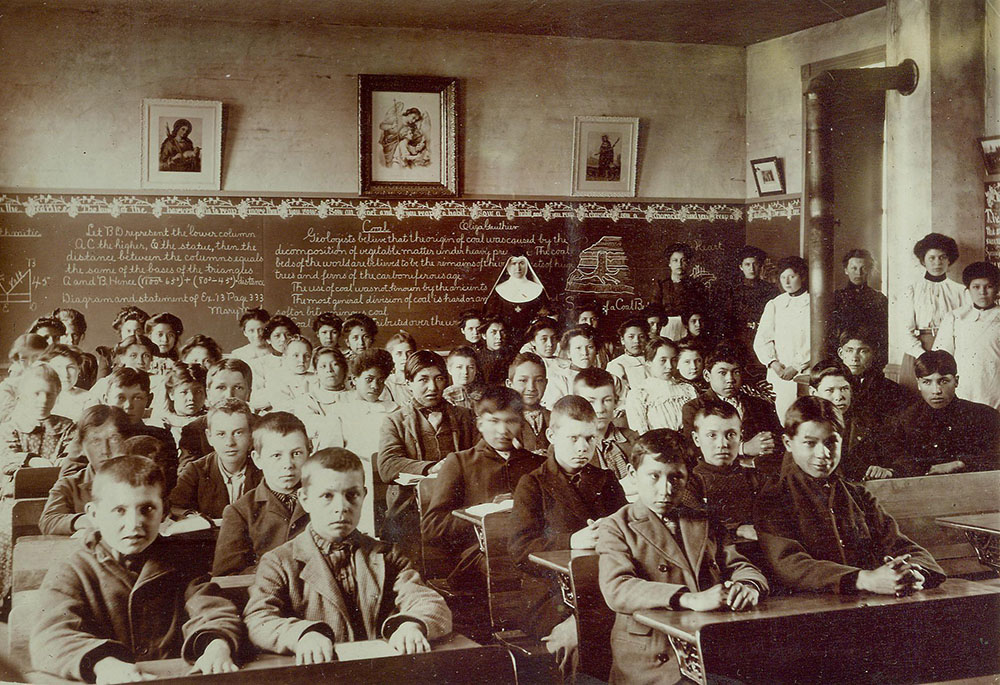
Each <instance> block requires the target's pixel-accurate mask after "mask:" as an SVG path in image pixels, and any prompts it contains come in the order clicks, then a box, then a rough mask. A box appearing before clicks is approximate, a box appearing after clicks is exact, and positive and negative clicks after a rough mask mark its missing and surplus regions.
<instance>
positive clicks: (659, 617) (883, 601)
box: [635, 578, 1000, 641]
mask: <svg viewBox="0 0 1000 685" xmlns="http://www.w3.org/2000/svg"><path fill="white" fill-rule="evenodd" d="M991 594H1000V587H993V586H990V585H986V584H984V583H976V582H973V581H970V580H963V579H961V578H949V579H948V580H946V581H945V582H944V583H942V584H941V585H940V586H938V587H936V588H934V589H933V590H924V591H922V592H918V593H916V594H914V595H910V596H908V597H893V596H890V595H873V594H868V593H864V594H858V595H834V594H813V593H803V594H797V595H785V596H780V597H770V598H768V599H765V600H764V601H763V602H762V603H761V604H760V605H759V606H758V607H756V608H755V609H753V610H751V611H744V612H733V611H711V612H704V611H670V610H669V609H647V610H643V611H637V612H635V620H636V621H638V622H639V623H642V624H643V625H646V626H649V627H650V628H653V629H654V630H658V631H660V632H663V633H666V634H668V635H673V636H675V637H679V638H682V639H686V640H689V641H694V640H695V639H696V638H697V634H698V632H699V631H700V630H701V629H702V628H704V627H706V626H709V625H713V624H719V623H739V622H741V621H756V620H760V619H769V618H780V617H784V616H797V615H801V614H814V613H825V612H831V611H843V610H847V609H860V608H864V607H884V606H898V605H902V604H918V603H921V602H933V601H940V600H944V599H954V598H958V597H976V596H980V595H991Z"/></svg>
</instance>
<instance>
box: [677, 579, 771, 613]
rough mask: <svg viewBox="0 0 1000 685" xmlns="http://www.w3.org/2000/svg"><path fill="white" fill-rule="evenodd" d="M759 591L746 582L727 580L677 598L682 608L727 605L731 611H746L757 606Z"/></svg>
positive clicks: (708, 608) (693, 609)
mask: <svg viewBox="0 0 1000 685" xmlns="http://www.w3.org/2000/svg"><path fill="white" fill-rule="evenodd" d="M759 600H760V591H759V590H758V589H757V588H755V587H753V586H752V585H750V584H748V583H741V582H739V581H732V580H727V581H726V582H724V583H719V584H717V585H713V586H712V587H710V588H708V589H707V590H702V591H701V592H685V593H683V594H682V595H681V596H680V597H679V598H678V600H677V603H678V604H679V605H680V606H681V608H683V609H691V610H692V611H715V610H716V609H721V608H722V607H728V608H729V609H730V610H732V611H747V610H748V609H753V608H754V607H755V606H757V602H758V601H759Z"/></svg>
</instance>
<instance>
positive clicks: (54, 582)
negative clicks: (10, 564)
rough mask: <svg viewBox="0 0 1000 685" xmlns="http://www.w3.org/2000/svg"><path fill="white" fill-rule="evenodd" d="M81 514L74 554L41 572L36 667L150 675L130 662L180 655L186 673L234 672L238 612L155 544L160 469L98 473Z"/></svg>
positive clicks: (147, 466)
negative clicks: (86, 523) (85, 524)
mask: <svg viewBox="0 0 1000 685" xmlns="http://www.w3.org/2000/svg"><path fill="white" fill-rule="evenodd" d="M93 497H94V498H93V501H91V502H88V503H87V515H88V516H89V517H90V518H91V519H92V520H93V521H94V522H95V524H96V526H97V530H95V531H92V532H91V533H90V534H89V535H88V536H87V538H86V541H85V543H84V545H83V547H81V548H80V549H78V550H77V551H76V552H75V553H74V554H73V556H72V557H70V558H69V559H68V560H66V561H62V562H59V563H58V564H57V565H56V566H54V567H53V568H51V569H50V570H49V572H48V573H47V574H46V575H45V580H44V581H43V582H42V587H41V590H40V592H39V597H40V598H39V601H40V603H41V604H40V606H39V608H38V613H37V619H36V623H35V625H34V628H33V630H32V634H31V641H30V643H29V646H30V650H31V660H32V663H33V665H34V667H35V668H37V669H40V670H43V671H47V672H49V673H52V674H54V675H57V676H60V677H63V678H70V679H72V680H83V681H86V682H94V681H95V680H96V681H97V682H102V683H110V682H129V681H133V680H146V679H149V676H148V675H144V674H143V672H142V667H141V665H138V664H136V662H137V661H139V662H142V661H149V660H153V659H170V658H177V657H183V658H184V659H186V660H187V661H188V662H193V663H194V668H193V669H192V670H193V672H202V673H226V672H230V671H235V670H237V668H236V664H235V663H234V657H235V655H236V654H238V653H239V651H240V649H241V647H242V646H243V644H244V642H245V634H246V628H245V627H244V626H243V623H242V622H241V621H240V615H239V611H238V610H237V609H236V607H235V606H234V605H233V604H232V602H230V601H229V600H227V599H225V598H223V597H222V596H221V595H220V594H219V593H218V587H217V586H216V585H215V584H214V583H211V582H210V581H209V578H208V577H205V576H200V575H199V574H198V572H197V571H194V570H192V569H196V568H199V566H200V565H199V564H195V563H191V560H189V559H184V558H183V557H180V558H178V555H177V551H176V549H168V548H166V547H164V543H163V542H162V540H161V539H160V538H159V531H160V523H161V522H162V521H163V518H164V516H165V515H166V502H165V499H166V498H165V494H164V479H163V473H162V471H160V468H159V467H158V466H157V465H156V464H154V463H153V462H152V461H150V460H149V459H145V458H144V457H132V456H128V457H117V458H114V459H111V460H109V461H106V462H104V463H103V464H101V466H99V467H98V468H97V472H96V474H95V475H94V481H93Z"/></svg>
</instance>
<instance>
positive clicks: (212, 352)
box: [177, 333, 222, 363]
mask: <svg viewBox="0 0 1000 685" xmlns="http://www.w3.org/2000/svg"><path fill="white" fill-rule="evenodd" d="M196 347H204V348H205V349H206V350H208V356H209V359H211V361H212V362H213V363H214V362H217V361H219V360H220V359H222V348H221V347H219V343H217V342H215V340H214V339H213V338H210V337H208V336H207V335H203V334H201V333H198V334H197V335H193V336H191V337H190V338H188V339H187V340H185V341H184V344H183V345H181V347H180V349H179V350H178V351H177V353H178V355H179V356H180V358H181V359H183V358H184V357H186V356H187V353H188V352H190V351H191V350H193V349H194V348H196Z"/></svg>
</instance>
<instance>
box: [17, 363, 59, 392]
mask: <svg viewBox="0 0 1000 685" xmlns="http://www.w3.org/2000/svg"><path fill="white" fill-rule="evenodd" d="M36 378H41V379H42V380H44V381H45V382H46V383H48V384H49V387H52V388H55V389H56V392H57V393H58V392H62V381H61V380H59V374H57V373H56V371H55V369H53V368H52V367H51V366H49V365H48V364H32V365H31V366H29V367H28V368H26V369H25V370H24V371H22V372H21V375H20V376H19V377H18V379H17V392H18V394H20V392H21V386H22V385H24V383H26V382H27V381H29V380H34V379H36Z"/></svg>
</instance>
